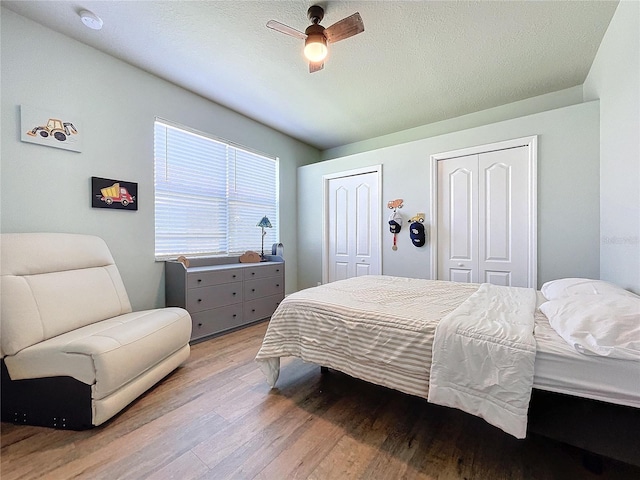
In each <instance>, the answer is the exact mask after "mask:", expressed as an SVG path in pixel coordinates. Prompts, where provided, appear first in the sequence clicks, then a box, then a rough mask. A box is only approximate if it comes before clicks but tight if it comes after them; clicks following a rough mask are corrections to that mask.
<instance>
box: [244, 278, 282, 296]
mask: <svg viewBox="0 0 640 480" xmlns="http://www.w3.org/2000/svg"><path fill="white" fill-rule="evenodd" d="M283 292H284V281H283V280H282V277H267V278H259V279H257V280H247V281H245V282H244V299H245V300H253V299H254V298H260V297H266V296H269V295H276V294H278V293H280V294H281V293H283Z"/></svg>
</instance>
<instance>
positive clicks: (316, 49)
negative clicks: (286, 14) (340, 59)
mask: <svg viewBox="0 0 640 480" xmlns="http://www.w3.org/2000/svg"><path fill="white" fill-rule="evenodd" d="M328 52H329V50H328V49H327V39H326V38H324V35H322V34H311V35H308V36H307V39H306V40H305V41H304V56H305V57H307V60H309V61H310V62H312V63H318V62H321V61H323V60H324V59H325V58H326V57H327V53H328Z"/></svg>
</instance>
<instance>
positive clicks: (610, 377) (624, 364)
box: [533, 311, 640, 408]
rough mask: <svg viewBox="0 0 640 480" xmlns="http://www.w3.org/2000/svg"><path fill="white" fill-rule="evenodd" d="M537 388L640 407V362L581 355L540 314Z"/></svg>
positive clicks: (534, 378)
mask: <svg viewBox="0 0 640 480" xmlns="http://www.w3.org/2000/svg"><path fill="white" fill-rule="evenodd" d="M534 334H535V337H536V344H537V347H536V363H535V373H534V377H533V387H534V388H537V389H539V390H548V391H550V392H557V393H564V394H568V395H575V396H578V397H584V398H590V399H593V400H601V401H604V402H609V403H615V404H618V405H627V406H630V407H637V408H640V363H638V362H637V361H633V360H621V359H616V358H607V357H599V356H595V355H584V354H582V353H578V352H577V351H576V350H575V349H574V348H572V347H571V346H570V345H569V344H568V343H567V342H565V341H564V340H563V339H562V337H560V335H558V334H557V333H556V331H555V330H554V329H553V328H552V327H551V325H550V324H549V321H548V320H547V317H545V316H544V314H543V313H542V312H540V311H537V312H536V316H535V330H534Z"/></svg>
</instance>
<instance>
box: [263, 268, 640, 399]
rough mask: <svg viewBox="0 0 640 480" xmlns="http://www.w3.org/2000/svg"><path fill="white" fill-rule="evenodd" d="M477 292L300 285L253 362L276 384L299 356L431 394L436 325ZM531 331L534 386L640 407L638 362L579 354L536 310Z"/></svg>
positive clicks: (374, 279) (385, 279) (432, 285)
mask: <svg viewBox="0 0 640 480" xmlns="http://www.w3.org/2000/svg"><path fill="white" fill-rule="evenodd" d="M477 289H478V285H477V284H464V283H454V282H445V281H438V280H424V279H412V278H411V279H410V278H403V277H391V276H377V275H376V276H366V277H355V278H353V279H347V280H342V281H340V282H334V283H329V284H325V285H322V286H319V287H314V288H309V289H306V290H302V291H299V292H296V293H294V294H292V295H290V296H288V297H287V298H285V300H284V301H283V302H282V303H281V304H280V306H279V307H278V309H277V310H276V312H275V313H274V315H273V317H272V319H271V322H270V324H269V327H268V329H267V333H266V335H265V338H264V340H263V344H262V347H261V349H260V351H259V352H258V355H257V356H256V360H258V361H259V362H261V367H262V368H263V371H265V373H267V370H268V369H270V370H271V371H272V372H276V373H275V376H272V377H271V379H270V380H269V381H270V383H272V386H273V384H275V381H276V380H277V371H278V368H279V358H280V357H285V356H294V357H298V358H301V359H303V360H305V361H308V362H312V363H316V364H318V365H322V366H326V367H330V368H334V369H336V370H340V371H342V372H344V373H347V374H349V375H351V376H354V377H357V378H360V379H362V380H366V381H369V382H371V383H375V384H378V385H382V386H386V387H389V388H394V389H396V390H399V391H402V392H404V393H408V394H412V395H417V396H420V397H423V398H427V396H428V391H429V371H430V364H431V356H432V351H431V346H432V344H433V338H434V335H435V327H436V325H437V324H438V322H439V321H440V319H441V318H443V317H444V316H445V315H447V314H448V313H450V312H451V311H453V310H454V309H455V308H456V307H458V306H459V305H460V304H461V303H462V302H464V301H465V300H466V299H467V298H468V297H469V296H470V295H471V294H472V293H474V292H475V291H476V290H477ZM538 295H539V302H541V301H544V297H542V294H540V293H539V294H538ZM534 333H535V337H536V343H537V349H536V361H535V374H534V380H533V387H534V388H537V389H540V390H548V391H552V392H558V393H563V394H569V395H574V396H579V397H584V398H590V399H596V400H601V401H605V402H610V403H615V404H620V405H628V406H633V407H640V365H639V364H638V362H636V361H630V360H620V359H612V358H603V357H597V356H588V355H584V354H581V353H578V352H576V351H575V350H574V349H573V348H572V347H571V346H569V345H568V344H567V343H566V342H565V341H564V340H563V339H562V338H561V337H560V336H559V335H558V334H557V333H556V332H555V331H554V330H553V328H552V327H551V325H550V324H549V322H548V320H547V318H546V317H545V316H544V314H543V313H542V312H540V311H538V310H536V314H535V330H534ZM267 366H268V368H266V367H267ZM267 375H268V377H269V374H267Z"/></svg>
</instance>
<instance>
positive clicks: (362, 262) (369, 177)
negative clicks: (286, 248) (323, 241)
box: [325, 172, 380, 282]
mask: <svg viewBox="0 0 640 480" xmlns="http://www.w3.org/2000/svg"><path fill="white" fill-rule="evenodd" d="M378 176H379V175H378V172H368V173H362V174H358V175H350V176H345V177H336V178H331V179H329V180H328V188H327V197H328V198H327V213H328V216H327V217H328V218H327V219H326V221H327V226H328V229H327V230H328V238H327V243H328V278H326V279H325V281H329V282H333V281H335V280H343V279H345V278H350V277H355V276H361V275H377V274H379V273H380V199H379V195H378Z"/></svg>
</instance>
